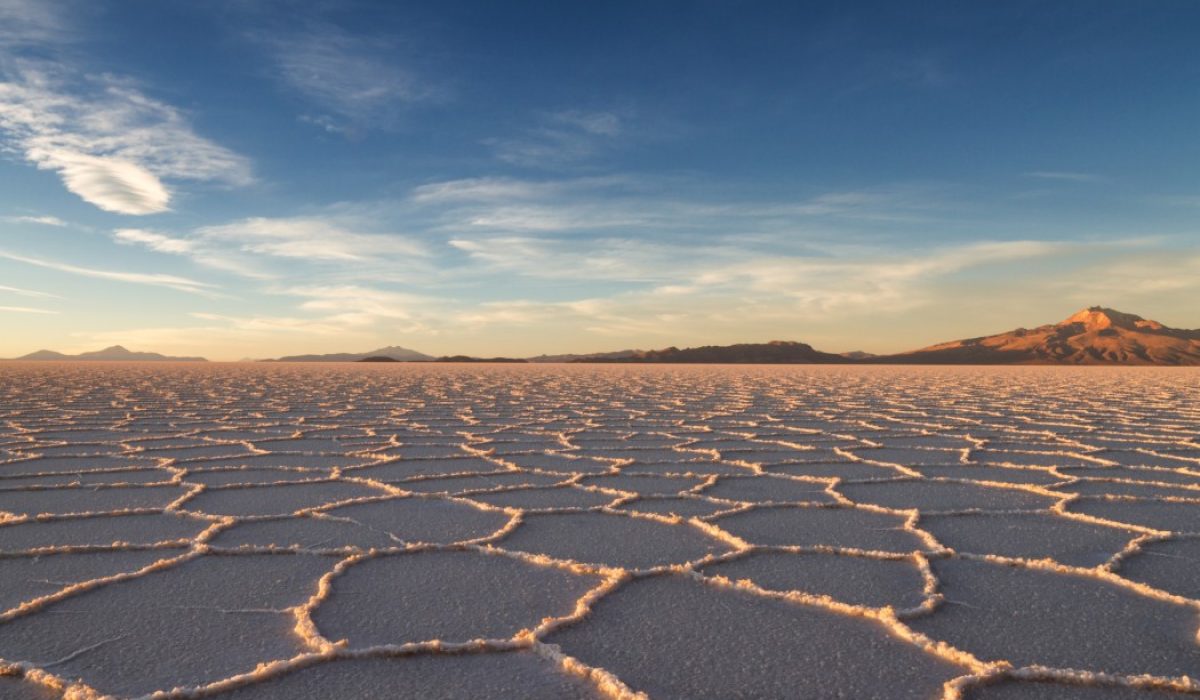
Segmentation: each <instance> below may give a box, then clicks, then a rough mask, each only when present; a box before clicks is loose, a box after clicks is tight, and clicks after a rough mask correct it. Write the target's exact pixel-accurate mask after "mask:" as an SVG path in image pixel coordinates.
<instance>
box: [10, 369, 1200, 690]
mask: <svg viewBox="0 0 1200 700" xmlns="http://www.w3.org/2000/svg"><path fill="white" fill-rule="evenodd" d="M1197 581H1200V373H1197V372H1196V371H1194V370H1187V369H1142V368H1138V369H1106V368H1041V367H1036V368H1035V367H1030V368H982V367H971V368H946V367H924V368H922V367H914V368H900V367H847V366H840V367H814V366H787V367H754V366H749V367H747V366H741V367H717V366H690V367H689V366H682V367H681V366H668V367H663V366H580V365H562V366H553V365H551V366H547V365H540V366H539V365H530V366H521V365H463V366H455V365H445V364H439V365H420V364H413V365H367V366H362V365H340V364H339V365H333V364H329V365H303V366H298V365H250V364H229V365H220V364H218V365H191V364H186V365H178V366H162V365H153V366H151V365H141V364H124V363H121V364H115V363H108V364H105V363H95V364H79V363H74V364H36V365H35V364H22V363H8V364H5V365H3V366H0V697H3V698H50V699H53V698H62V699H64V700H65V699H75V700H87V699H93V698H102V697H103V698H108V697H116V698H219V699H227V700H264V699H267V698H280V699H282V698H300V699H315V698H380V699H382V698H396V697H421V698H501V697H503V698H511V697H538V698H564V697H565V698H588V697H592V698H636V697H651V698H706V697H708V698H734V697H740V698H760V697H781V698H783V697H787V698H794V697H804V698H825V697H829V698H834V697H839V698H840V697H852V698H948V699H949V698H972V699H979V700H990V699H992V698H996V699H999V698H1059V697H1062V698H1073V699H1074V698H1078V699H1080V700H1091V699H1095V700H1108V699H1113V698H1133V699H1135V700H1155V698H1168V697H1184V696H1189V695H1200V634H1198V632H1200V587H1198V586H1197V584H1196V582H1197Z"/></svg>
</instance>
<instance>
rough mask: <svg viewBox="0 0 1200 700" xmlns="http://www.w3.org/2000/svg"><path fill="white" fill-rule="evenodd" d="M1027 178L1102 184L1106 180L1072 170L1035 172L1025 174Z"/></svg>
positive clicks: (1095, 175)
mask: <svg viewBox="0 0 1200 700" xmlns="http://www.w3.org/2000/svg"><path fill="white" fill-rule="evenodd" d="M1025 177H1032V178H1037V179H1039V180H1059V181H1062V182H1102V181H1103V180H1104V178H1103V177H1102V176H1100V175H1097V174H1095V173H1083V172H1075V171H1070V170H1034V171H1032V172H1028V173H1025Z"/></svg>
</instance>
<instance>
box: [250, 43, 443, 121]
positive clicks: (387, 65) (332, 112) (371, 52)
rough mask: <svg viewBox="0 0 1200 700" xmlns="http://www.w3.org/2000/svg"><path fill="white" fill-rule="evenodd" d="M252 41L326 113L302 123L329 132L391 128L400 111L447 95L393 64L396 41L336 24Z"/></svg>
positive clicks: (282, 77)
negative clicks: (351, 30) (349, 29)
mask: <svg viewBox="0 0 1200 700" xmlns="http://www.w3.org/2000/svg"><path fill="white" fill-rule="evenodd" d="M251 38H252V40H253V41H255V42H256V43H258V44H259V45H261V46H262V47H264V48H265V49H266V51H267V53H268V54H269V55H270V57H271V59H272V60H273V62H274V64H275V70H276V75H277V77H278V78H279V79H280V80H282V81H283V82H284V83H285V84H286V85H288V86H289V87H291V88H293V89H295V90H297V91H298V92H299V93H300V94H301V95H303V96H304V97H305V98H306V99H307V100H308V101H309V102H311V103H313V104H314V105H316V106H317V107H319V108H320V109H322V110H324V111H325V112H327V113H325V114H318V115H305V116H304V117H302V120H303V121H307V122H309V123H312V124H315V125H317V126H319V127H321V128H323V129H325V130H327V131H331V132H348V131H352V130H357V129H361V128H366V127H379V126H387V125H388V124H389V123H390V122H391V121H392V120H393V119H394V118H395V117H396V116H397V114H398V112H399V110H400V108H402V107H404V106H406V105H409V104H413V103H419V102H426V101H431V100H437V99H440V98H441V97H442V96H443V95H444V90H442V89H439V88H437V87H434V86H432V85H430V84H427V83H426V82H424V81H423V80H420V79H419V78H418V77H417V75H416V73H415V72H414V71H413V70H411V69H410V68H408V67H406V66H403V65H400V64H399V63H397V62H396V60H394V54H395V53H396V50H397V47H396V46H395V45H394V43H393V42H392V41H391V40H388V39H382V38H376V37H370V36H364V35H362V34H361V33H356V34H351V33H349V32H347V31H345V30H344V29H342V28H341V27H339V26H337V25H336V24H333V23H331V22H327V21H321V20H309V21H308V22H307V23H305V24H304V25H303V26H301V27H296V28H290V29H275V30H271V31H265V32H259V33H256V34H253V35H251Z"/></svg>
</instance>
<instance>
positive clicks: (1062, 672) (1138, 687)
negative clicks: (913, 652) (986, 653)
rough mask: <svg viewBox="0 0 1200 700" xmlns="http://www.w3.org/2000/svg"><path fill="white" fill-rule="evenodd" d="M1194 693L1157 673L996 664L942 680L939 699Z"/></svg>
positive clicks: (1068, 699) (1132, 699) (1091, 698)
mask: <svg viewBox="0 0 1200 700" xmlns="http://www.w3.org/2000/svg"><path fill="white" fill-rule="evenodd" d="M1195 692H1196V684H1195V683H1194V682H1193V681H1188V680H1180V679H1172V678H1166V677H1161V676H1153V675H1146V674H1143V675H1136V676H1121V675H1117V674H1111V673H1098V672H1094V671H1076V670H1072V669H1060V668H1048V667H1045V666H1023V667H1021V668H1011V667H1003V666H999V665H998V666H997V667H996V668H994V669H993V670H992V671H991V672H988V673H981V674H967V675H964V676H960V677H958V678H956V679H954V680H952V681H950V682H948V683H946V689H945V695H944V696H943V700H1171V699H1172V698H1177V699H1178V700H1185V697H1186V698H1191V697H1195Z"/></svg>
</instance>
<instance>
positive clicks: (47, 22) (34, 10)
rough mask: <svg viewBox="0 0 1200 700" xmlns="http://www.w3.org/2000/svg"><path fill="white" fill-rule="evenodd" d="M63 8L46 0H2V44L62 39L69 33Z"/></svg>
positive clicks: (37, 42) (12, 44)
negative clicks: (64, 19)
mask: <svg viewBox="0 0 1200 700" xmlns="http://www.w3.org/2000/svg"><path fill="white" fill-rule="evenodd" d="M62 9H63V8H62V6H61V4H59V3H51V2H45V1H44V0H0V48H2V47H8V48H13V47H19V46H25V45H30V44H34V45H36V44H42V43H45V42H48V41H56V40H59V39H61V38H62V37H63V36H64V35H65V34H66V33H67V29H66V23H65V22H64V21H63V17H62V13H61V11H62Z"/></svg>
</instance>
